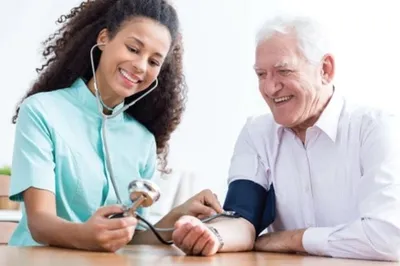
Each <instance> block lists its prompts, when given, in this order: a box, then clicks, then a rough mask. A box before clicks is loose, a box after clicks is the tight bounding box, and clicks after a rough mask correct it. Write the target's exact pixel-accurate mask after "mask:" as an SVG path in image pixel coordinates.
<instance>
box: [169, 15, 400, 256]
mask: <svg viewBox="0 0 400 266" xmlns="http://www.w3.org/2000/svg"><path fill="white" fill-rule="evenodd" d="M328 45H329V43H327V42H326V41H325V38H324V31H323V30H322V29H321V28H320V27H319V26H318V24H316V23H315V22H314V21H312V20H310V19H307V18H292V19H291V18H285V17H281V18H276V19H274V20H271V21H268V22H267V23H266V24H265V26H264V27H263V28H262V29H261V30H260V32H259V35H258V40H257V49H256V61H255V66H254V68H255V73H256V74H257V77H258V80H259V90H260V93H261V96H262V97H263V98H264V100H265V102H266V103H267V104H268V106H269V108H270V110H271V114H266V115H263V116H260V117H256V118H252V119H249V120H248V121H247V123H246V124H245V126H244V128H243V129H242V131H241V133H240V135H239V138H238V140H237V143H236V146H235V150H234V154H233V157H232V161H231V166H230V171H229V190H228V194H227V197H226V201H225V204H224V209H225V210H232V211H236V213H237V214H238V218H219V219H218V220H215V221H214V222H212V223H210V224H203V223H201V222H200V221H199V220H198V219H196V218H194V217H188V216H185V217H182V218H181V219H180V220H179V221H178V222H177V223H176V225H175V229H176V230H175V231H174V233H173V240H174V241H175V244H176V245H177V246H178V247H180V248H181V249H182V250H183V251H185V252H186V253H187V254H197V255H212V254H215V253H217V252H233V251H245V250H252V249H255V250H258V251H274V252H299V253H308V254H312V255H320V256H329V257H340V258H355V259H372V260H398V259H399V257H400V141H399V140H398V138H399V136H400V131H399V127H398V125H399V124H398V122H397V121H396V119H395V118H394V117H393V116H391V115H388V114H386V113H384V112H383V111H380V110H376V109H372V108H368V107H364V106H359V105H353V104H351V103H350V102H348V101H346V100H345V99H343V98H342V97H341V96H340V94H339V92H338V91H337V89H336V88H335V87H334V85H333V79H334V74H335V60H334V57H333V56H332V54H330V52H331V51H330V50H329V46H328ZM264 229H268V230H264ZM262 232H265V233H263V234H260V233H262Z"/></svg>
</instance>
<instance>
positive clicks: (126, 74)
mask: <svg viewBox="0 0 400 266" xmlns="http://www.w3.org/2000/svg"><path fill="white" fill-rule="evenodd" d="M119 72H120V73H121V74H122V75H123V76H124V77H125V78H126V79H128V80H129V81H131V82H133V83H138V82H139V80H137V79H133V78H132V77H131V76H129V74H128V73H127V72H126V71H125V70H123V69H120V70H119Z"/></svg>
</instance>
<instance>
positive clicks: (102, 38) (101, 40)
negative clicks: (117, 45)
mask: <svg viewBox="0 0 400 266" xmlns="http://www.w3.org/2000/svg"><path fill="white" fill-rule="evenodd" d="M109 41H110V39H109V37H108V30H107V29H102V30H101V31H100V33H99V35H98V36H97V45H98V47H99V49H100V50H101V51H103V49H104V46H105V45H106V44H107V43H108V42H109Z"/></svg>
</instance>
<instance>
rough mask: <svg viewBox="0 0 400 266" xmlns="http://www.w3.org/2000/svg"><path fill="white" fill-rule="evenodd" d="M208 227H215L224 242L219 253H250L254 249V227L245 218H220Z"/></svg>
mask: <svg viewBox="0 0 400 266" xmlns="http://www.w3.org/2000/svg"><path fill="white" fill-rule="evenodd" d="M207 225H209V226H212V227H214V228H215V229H216V230H217V231H218V233H219V235H220V236H221V238H222V240H223V242H224V245H223V247H222V248H221V250H220V251H219V252H235V251H249V250H252V249H253V247H254V242H255V230H254V227H253V225H252V224H251V223H250V222H248V221H247V220H245V219H243V218H219V219H216V220H215V221H212V222H210V223H208V224H207Z"/></svg>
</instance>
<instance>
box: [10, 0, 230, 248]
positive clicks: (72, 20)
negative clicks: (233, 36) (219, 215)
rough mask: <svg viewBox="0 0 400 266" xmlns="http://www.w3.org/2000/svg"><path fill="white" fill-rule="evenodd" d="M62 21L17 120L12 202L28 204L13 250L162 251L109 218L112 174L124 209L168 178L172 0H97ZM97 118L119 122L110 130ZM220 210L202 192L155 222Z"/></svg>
mask: <svg viewBox="0 0 400 266" xmlns="http://www.w3.org/2000/svg"><path fill="white" fill-rule="evenodd" d="M58 21H59V22H61V23H63V24H62V27H61V29H60V31H57V32H56V33H55V35H52V36H51V37H50V38H49V39H48V40H47V42H46V43H45V44H46V47H45V49H44V52H43V56H44V57H45V59H46V60H47V62H46V63H45V64H44V65H43V66H42V67H41V68H40V69H39V70H38V71H39V74H40V75H39V77H38V79H37V80H36V81H35V82H34V84H33V86H32V87H31V88H30V90H29V91H28V93H27V95H26V97H24V99H23V100H22V101H21V103H20V105H19V106H18V108H17V112H16V115H15V116H14V119H13V122H14V123H16V135H15V144H14V153H13V160H12V170H13V171H12V177H11V188H10V189H11V195H10V199H11V200H14V201H19V202H22V203H23V204H22V211H23V217H22V220H21V222H20V223H19V225H18V227H17V229H16V230H15V232H14V234H13V236H12V238H11V240H10V242H9V245H13V246H33V245H50V246H59V247H66V248H74V249H84V250H93V251H95V250H96V251H97V250H98V251H111V252H114V251H116V250H118V249H119V248H121V247H123V246H124V245H126V244H129V243H131V244H155V243H157V244H158V243H159V242H158V240H157V239H156V238H155V236H154V235H153V234H152V233H151V232H150V231H139V230H137V223H138V221H137V220H136V219H135V218H134V217H124V218H118V219H108V218H107V217H108V216H109V215H111V214H114V213H119V212H121V211H122V207H121V205H120V204H116V203H117V196H116V193H115V191H114V189H113V185H112V183H111V179H110V172H111V171H110V167H109V166H110V165H111V166H112V173H111V174H113V176H114V178H115V180H116V187H117V191H119V192H120V196H121V198H122V201H123V202H122V203H123V204H129V203H130V202H129V195H128V191H127V187H128V184H129V183H130V182H131V181H132V180H134V179H150V178H151V177H152V176H153V174H154V172H155V170H156V168H160V169H161V171H164V170H166V166H167V155H168V140H169V139H170V136H171V133H172V132H173V131H174V130H175V128H176V127H177V126H178V124H179V123H180V121H181V115H182V112H183V110H184V103H185V100H186V94H185V92H186V84H185V82H184V76H183V71H182V47H181V43H180V39H179V33H178V31H179V21H178V17H177V14H176V11H175V10H174V8H173V7H172V6H171V5H170V4H168V1H165V0H95V1H86V2H84V3H82V4H81V5H80V6H79V7H77V8H74V9H72V10H71V13H70V14H68V15H66V16H61V17H60V18H59V20H58ZM91 51H93V63H94V65H93V69H92V66H91ZM92 70H93V71H92ZM94 72H95V75H93V73H94ZM95 80H96V81H97V82H96V85H97V86H95ZM96 88H98V93H99V95H100V101H98V100H97V98H96V96H95V95H96ZM152 89H153V90H152ZM150 90H151V91H150ZM144 94H146V95H145V96H144V97H143V98H141V99H140V100H139V101H137V102H136V103H135V105H132V106H131V107H129V108H128V109H127V110H126V111H124V112H121V113H118V111H120V110H121V109H122V108H124V106H127V105H129V104H130V103H132V102H133V101H135V100H137V99H138V98H139V97H140V96H143V95H144ZM99 102H100V103H101V108H100V112H99V108H98V107H99V105H98V104H99ZM101 111H102V112H103V114H106V115H114V117H112V118H110V119H107V120H106V123H104V121H103V119H102V114H101ZM103 123H104V124H103ZM104 135H106V136H107V138H106V141H107V143H106V145H107V147H108V152H109V153H108V156H109V163H110V164H109V165H108V164H107V161H106V160H107V156H106V154H105V152H106V151H107V149H106V146H105V138H104ZM161 200H162V198H161ZM141 211H142V210H141ZM221 211H222V209H221V206H220V205H219V203H218V201H217V199H216V198H215V197H214V195H213V193H212V192H211V191H208V190H206V191H202V192H200V193H199V194H197V195H195V196H194V197H193V198H191V199H189V200H188V201H187V202H186V203H184V204H183V205H181V206H178V207H176V208H174V209H173V210H172V211H171V212H170V213H168V214H167V215H166V216H165V217H164V218H163V219H161V220H160V221H159V223H158V224H156V226H157V227H173V225H174V223H175V221H176V220H178V219H179V218H180V217H181V216H182V215H192V216H200V215H201V216H204V215H210V214H213V213H215V212H221ZM163 237H164V238H165V239H171V233H163Z"/></svg>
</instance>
